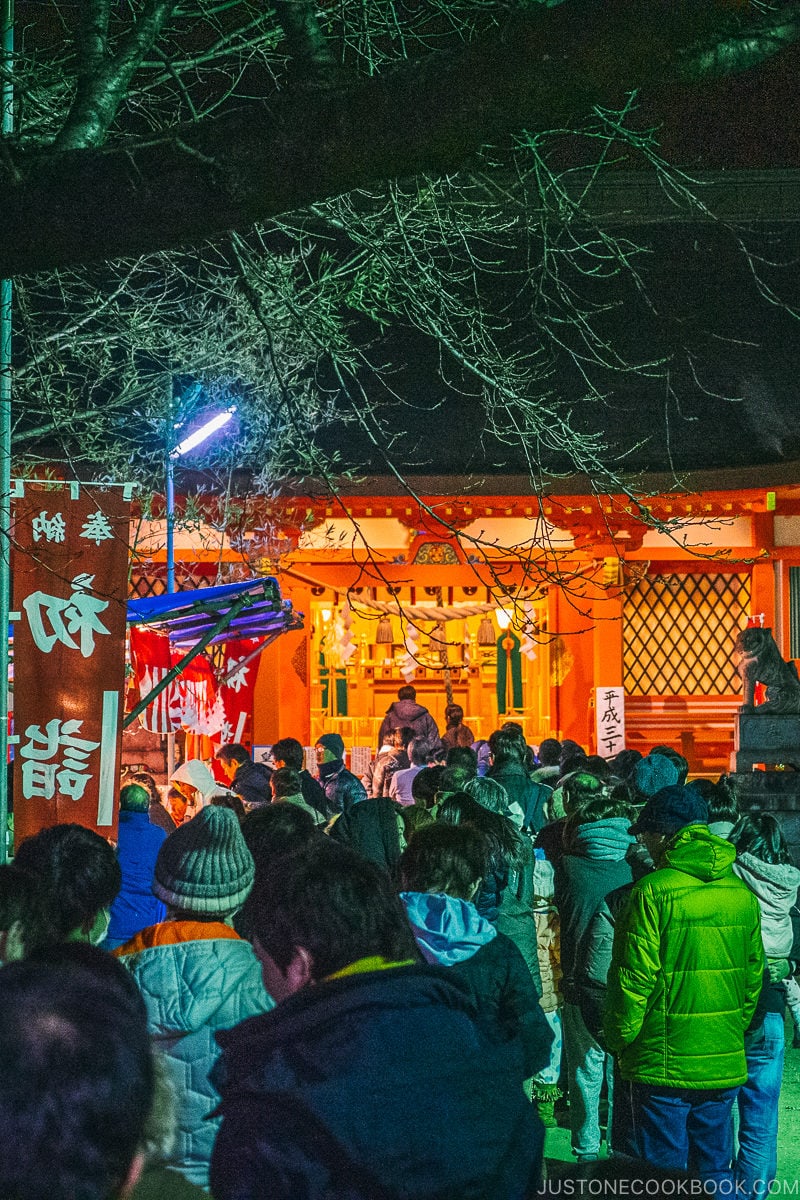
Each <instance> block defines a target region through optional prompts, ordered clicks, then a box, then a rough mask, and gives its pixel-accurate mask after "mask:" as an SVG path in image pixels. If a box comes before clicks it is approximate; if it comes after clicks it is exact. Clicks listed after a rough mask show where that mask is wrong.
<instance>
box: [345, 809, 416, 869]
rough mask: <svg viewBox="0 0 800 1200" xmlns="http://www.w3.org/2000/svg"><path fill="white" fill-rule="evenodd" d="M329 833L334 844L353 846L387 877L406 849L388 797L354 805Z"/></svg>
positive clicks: (397, 813)
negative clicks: (382, 869)
mask: <svg viewBox="0 0 800 1200" xmlns="http://www.w3.org/2000/svg"><path fill="white" fill-rule="evenodd" d="M328 832H329V836H330V837H331V839H332V840H333V841H335V842H342V843H343V844H344V845H345V846H352V848H353V849H354V850H357V851H358V853H359V854H363V856H364V858H368V859H369V860H370V862H374V863H377V864H378V866H379V867H383V868H384V870H385V871H388V872H389V874H390V875H394V874H395V872H396V870H397V864H398V863H399V861H400V855H401V854H402V852H403V850H404V849H405V846H406V839H405V832H404V825H403V818H402V817H401V815H400V810H399V808H398V806H397V805H396V804H395V802H394V800H390V799H389V797H388V796H372V797H371V798H369V799H367V800H362V801H361V803H360V804H354V805H353V806H352V807H351V808H349V809H348V810H347V812H344V813H342V815H341V816H340V817H339V818H338V819H337V820H336V821H334V823H333V824H332V825H331V827H330V829H329V831H328Z"/></svg>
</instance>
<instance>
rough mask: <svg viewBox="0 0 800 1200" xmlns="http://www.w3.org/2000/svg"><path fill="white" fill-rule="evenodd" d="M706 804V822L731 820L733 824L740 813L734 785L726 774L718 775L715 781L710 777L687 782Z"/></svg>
mask: <svg viewBox="0 0 800 1200" xmlns="http://www.w3.org/2000/svg"><path fill="white" fill-rule="evenodd" d="M689 787H693V788H694V789H695V790H696V791H699V792H700V795H701V796H702V797H703V799H704V800H705V802H706V804H707V805H708V823H709V825H710V824H711V822H712V821H732V822H733V824H734V825H735V824H736V822H737V821H738V820H739V818H740V817H741V815H742V810H741V807H740V806H739V798H738V796H737V794H736V787H735V785H734V783H733V781H732V780H731V779H730V778H729V777H728V776H727V775H720V777H719V779H718V780H717V782H716V783H712V782H711V780H710V779H693V780H692V782H691V783H690V784H689Z"/></svg>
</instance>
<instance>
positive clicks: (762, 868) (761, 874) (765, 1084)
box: [727, 813, 800, 1200]
mask: <svg viewBox="0 0 800 1200" xmlns="http://www.w3.org/2000/svg"><path fill="white" fill-rule="evenodd" d="M727 836H728V841H730V842H731V843H732V844H733V845H734V846H735V847H736V862H735V863H734V864H733V872H734V874H735V875H738V877H739V878H740V879H741V880H742V881H743V882H744V883H746V884H747V886H748V887H749V889H750V891H751V892H752V893H753V895H754V896H755V897H756V899H757V900H758V903H759V907H760V908H761V939H762V941H763V943H764V953H765V955H766V957H767V970H766V971H765V972H764V983H763V986H762V989H761V996H760V997H759V1002H758V1007H757V1009H756V1012H755V1015H754V1017H753V1020H752V1021H751V1023H750V1027H749V1029H748V1030H747V1033H746V1034H745V1039H744V1052H745V1057H746V1059H747V1082H746V1083H745V1084H744V1085H743V1086H742V1087H741V1088H740V1089H739V1094H738V1096H737V1097H736V1105H737V1108H738V1110H739V1134H738V1141H739V1148H738V1152H737V1155H736V1195H737V1196H742V1197H743V1200H755V1198H756V1197H762V1196H767V1195H769V1192H770V1184H771V1183H772V1181H773V1179H774V1178H775V1176H776V1175H777V1172H778V1101H779V1099H780V1094H781V1081H782V1078H783V1055H784V1018H785V1013H786V992H785V990H784V989H785V986H786V985H785V984H782V983H781V982H780V980H781V979H783V977H784V976H785V975H786V974H787V973H788V962H787V959H789V957H790V956H791V957H794V955H793V953H792V952H793V949H794V945H795V932H794V929H793V926H792V919H791V916H790V915H789V914H790V911H791V909H792V908H793V906H794V904H795V901H796V900H797V889H798V887H800V871H798V869H797V867H795V866H793V865H792V862H791V859H790V857H789V848H788V846H787V845H786V839H785V838H784V836H783V833H782V831H781V827H780V825H779V824H778V822H777V820H776V819H775V817H774V816H772V814H771V813H750V814H749V815H748V816H744V817H742V818H741V819H740V820H739V822H738V824H737V825H736V826H734V828H733V829H732V830H731V832H730V833H729V834H728V835H727ZM791 982H794V981H793V980H792V981H791Z"/></svg>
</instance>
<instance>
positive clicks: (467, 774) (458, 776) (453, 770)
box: [439, 766, 477, 795]
mask: <svg viewBox="0 0 800 1200" xmlns="http://www.w3.org/2000/svg"><path fill="white" fill-rule="evenodd" d="M476 774H477V772H476V771H470V770H468V769H467V768H466V767H450V766H447V767H444V768H443V769H442V774H441V775H440V777H439V794H440V795H441V794H442V793H450V792H460V791H462V790H463V788H464V785H465V784H466V783H469V781H470V779H474V778H475V775H476Z"/></svg>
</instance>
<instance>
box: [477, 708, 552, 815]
mask: <svg viewBox="0 0 800 1200" xmlns="http://www.w3.org/2000/svg"><path fill="white" fill-rule="evenodd" d="M524 748H525V744H524V742H522V741H521V740H520V739H519V738H518V737H517V736H516V734H515V733H514V732H513V731H512V730H503V729H496V730H495V731H494V733H493V734H492V736H491V737H490V738H489V752H490V754H491V756H492V763H491V766H490V767H489V770H488V771H487V776H488V778H489V779H494V780H496V781H497V783H499V784H501V785H502V786H503V787H504V788H505V790H506V791H507V793H508V798H509V801H510V802H511V803H512V804H518V805H519V807H520V809H521V811H522V828H523V829H529V830H530V831H531V832H532V833H538V832H539V830H540V829H541V828H542V826H543V825H544V823H545V812H544V805H545V801H546V800H547V798H548V796H549V795H550V794H551V792H550V788H548V787H546V786H545V785H544V784H542V783H534V782H533V780H532V779H531V777H530V775H529V774H528V772H527V771H526V770H525V764H524V762H523V751H524Z"/></svg>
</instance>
